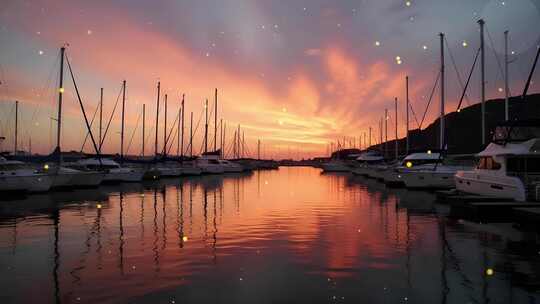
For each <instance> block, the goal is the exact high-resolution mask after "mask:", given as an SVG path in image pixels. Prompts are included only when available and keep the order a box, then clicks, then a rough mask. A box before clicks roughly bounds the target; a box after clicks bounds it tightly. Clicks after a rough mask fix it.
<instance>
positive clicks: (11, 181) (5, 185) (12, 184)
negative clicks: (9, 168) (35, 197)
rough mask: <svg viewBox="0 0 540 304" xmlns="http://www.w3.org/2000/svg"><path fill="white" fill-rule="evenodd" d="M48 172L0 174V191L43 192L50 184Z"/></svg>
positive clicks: (50, 179) (51, 181)
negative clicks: (15, 174) (23, 174)
mask: <svg viewBox="0 0 540 304" xmlns="http://www.w3.org/2000/svg"><path fill="white" fill-rule="evenodd" d="M52 183H53V180H52V178H51V176H50V175H48V174H35V175H29V176H5V177H3V176H0V192H12V191H13V192H45V191H48V190H49V189H50V188H51V186H52Z"/></svg>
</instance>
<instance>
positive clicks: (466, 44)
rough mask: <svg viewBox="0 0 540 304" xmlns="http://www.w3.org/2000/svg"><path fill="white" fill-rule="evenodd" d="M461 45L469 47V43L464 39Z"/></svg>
mask: <svg viewBox="0 0 540 304" xmlns="http://www.w3.org/2000/svg"><path fill="white" fill-rule="evenodd" d="M461 45H462V46H463V47H467V46H468V45H469V44H468V43H467V41H465V40H463V42H462V43H461Z"/></svg>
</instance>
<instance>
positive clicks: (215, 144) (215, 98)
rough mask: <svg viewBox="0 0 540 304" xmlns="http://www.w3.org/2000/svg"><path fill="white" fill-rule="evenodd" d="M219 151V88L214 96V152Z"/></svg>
mask: <svg viewBox="0 0 540 304" xmlns="http://www.w3.org/2000/svg"><path fill="white" fill-rule="evenodd" d="M216 150H217V88H216V91H215V94H214V151H216Z"/></svg>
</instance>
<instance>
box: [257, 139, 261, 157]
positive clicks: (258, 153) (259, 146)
mask: <svg viewBox="0 0 540 304" xmlns="http://www.w3.org/2000/svg"><path fill="white" fill-rule="evenodd" d="M257 160H261V140H260V139H258V140H257Z"/></svg>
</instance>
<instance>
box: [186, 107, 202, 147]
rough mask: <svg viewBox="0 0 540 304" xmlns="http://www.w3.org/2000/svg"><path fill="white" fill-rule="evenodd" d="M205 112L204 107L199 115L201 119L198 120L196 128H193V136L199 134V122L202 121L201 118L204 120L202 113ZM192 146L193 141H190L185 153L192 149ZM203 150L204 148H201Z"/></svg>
mask: <svg viewBox="0 0 540 304" xmlns="http://www.w3.org/2000/svg"><path fill="white" fill-rule="evenodd" d="M203 112H204V108H203V110H202V111H201V115H199V121H197V124H196V125H195V129H194V130H193V138H195V135H196V134H197V130H198V129H199V124H200V123H201V120H202V113H203ZM190 148H191V143H188V144H187V147H186V150H185V151H184V152H185V154H187V152H188V151H189V150H190ZM201 150H202V148H201Z"/></svg>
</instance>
